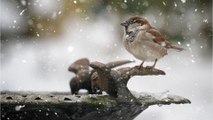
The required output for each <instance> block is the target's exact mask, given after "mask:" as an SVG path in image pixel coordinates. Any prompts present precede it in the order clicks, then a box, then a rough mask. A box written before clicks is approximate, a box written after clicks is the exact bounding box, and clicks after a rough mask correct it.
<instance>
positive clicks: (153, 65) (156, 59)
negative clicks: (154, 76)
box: [152, 59, 158, 68]
mask: <svg viewBox="0 0 213 120" xmlns="http://www.w3.org/2000/svg"><path fill="white" fill-rule="evenodd" d="M157 61H158V59H155V62H154V64H153V65H152V68H154V67H155V65H156V63H157Z"/></svg>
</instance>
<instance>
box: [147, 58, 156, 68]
mask: <svg viewBox="0 0 213 120" xmlns="http://www.w3.org/2000/svg"><path fill="white" fill-rule="evenodd" d="M157 61H158V59H155V62H154V64H153V65H152V66H147V67H146V68H150V69H153V68H155V65H156V63H157Z"/></svg>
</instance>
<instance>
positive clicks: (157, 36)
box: [147, 28, 171, 47]
mask: <svg viewBox="0 0 213 120" xmlns="http://www.w3.org/2000/svg"><path fill="white" fill-rule="evenodd" d="M147 33H148V34H149V36H151V38H152V39H151V40H153V42H155V43H157V44H159V45H161V46H164V47H169V46H171V43H170V42H169V41H167V40H166V39H165V38H164V36H163V35H162V34H161V33H160V32H158V31H157V30H156V29H154V28H151V29H148V30H147Z"/></svg>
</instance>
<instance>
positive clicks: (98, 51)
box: [0, 0, 213, 120]
mask: <svg viewBox="0 0 213 120" xmlns="http://www.w3.org/2000/svg"><path fill="white" fill-rule="evenodd" d="M0 10H1V17H0V22H1V44H0V45H1V53H0V58H1V83H0V84H1V89H0V90H1V91H3V90H10V91H70V90H69V85H68V83H69V80H70V79H71V78H72V76H74V74H73V73H70V72H68V71H67V68H68V66H69V65H70V64H71V63H72V62H73V61H75V60H77V59H79V58H82V57H87V58H89V59H90V60H91V61H96V60H97V61H101V62H110V61H114V60H123V59H131V60H132V59H133V60H136V59H135V58H134V57H133V56H132V55H130V54H129V53H128V52H127V51H126V50H125V49H124V47H123V45H122V34H123V29H122V27H121V26H120V25H119V24H120V22H121V21H124V20H126V19H127V18H129V17H130V16H135V15H139V16H144V17H146V18H147V19H148V20H149V21H150V22H151V24H152V25H153V26H155V27H156V28H158V29H159V30H160V31H161V32H162V33H163V34H164V35H165V36H166V38H168V39H169V40H171V41H172V42H173V43H174V44H179V45H180V46H182V47H184V48H185V50H184V51H183V52H176V51H172V50H171V51H169V55H168V56H165V57H164V58H163V59H161V60H159V62H158V63H157V66H156V67H157V68H160V69H162V70H164V71H165V72H166V76H157V77H156V76H146V77H134V78H132V79H131V80H130V82H129V83H128V87H129V89H131V90H133V91H136V92H142V91H143V92H145V91H147V92H164V91H168V90H169V91H170V93H171V94H177V95H181V96H184V97H186V98H189V99H190V100H191V102H192V104H190V105H170V106H162V107H159V106H152V107H150V108H149V109H147V110H146V111H145V112H143V113H142V114H141V115H139V116H138V117H137V118H136V120H141V119H143V120H171V119H172V120H210V119H211V118H213V116H212V111H213V110H212V106H213V103H212V98H213V89H212V86H213V83H212V1H211V0H206V1H203V2H202V1H197V0H174V1H170V0H158V1H156V0H143V1H142V0H116V1H113V0H90V2H88V1H87V0H1V3H0ZM135 64H140V61H139V60H136V63H133V64H130V65H135ZM150 64H152V63H146V65H150Z"/></svg>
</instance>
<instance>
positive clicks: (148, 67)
mask: <svg viewBox="0 0 213 120" xmlns="http://www.w3.org/2000/svg"><path fill="white" fill-rule="evenodd" d="M145 68H146V69H154V68H155V66H146V67H145Z"/></svg>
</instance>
